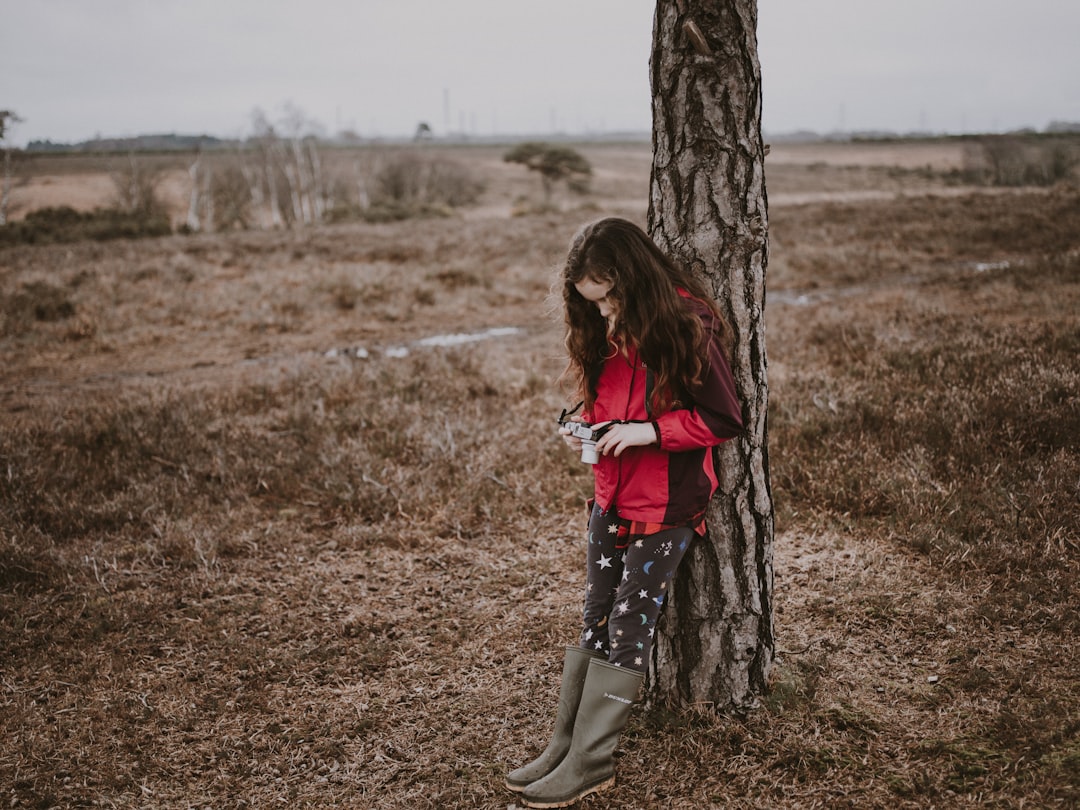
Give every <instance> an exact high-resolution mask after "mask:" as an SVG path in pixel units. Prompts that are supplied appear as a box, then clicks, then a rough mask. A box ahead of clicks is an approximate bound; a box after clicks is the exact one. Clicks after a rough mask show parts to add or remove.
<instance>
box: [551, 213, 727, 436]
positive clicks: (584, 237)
mask: <svg viewBox="0 0 1080 810" xmlns="http://www.w3.org/2000/svg"><path fill="white" fill-rule="evenodd" d="M584 280H592V281H595V282H600V283H610V284H611V285H612V287H611V291H610V292H609V293H608V296H609V298H610V299H611V301H612V303H613V305H614V306H615V308H616V312H617V318H616V323H615V327H614V332H613V333H612V334H609V331H608V324H607V322H606V321H605V319H604V317H603V316H602V315H600V311H599V309H598V308H597V307H596V305H595V304H593V303H592V302H590V301H588V300H586V299H585V298H584V296H582V295H581V293H579V292H578V291H577V288H576V287H575V286H574V285H575V284H577V283H579V282H581V281H584ZM562 282H563V285H562V294H563V303H564V308H565V310H564V314H565V319H566V351H567V355H568V362H567V367H566V370H565V371H564V372H563V375H562V380H563V382H564V383H565V384H567V385H568V386H570V387H573V388H575V389H576V392H577V395H578V396H579V397H580V398H581V399H583V400H585V404H586V407H592V405H593V403H594V402H595V401H596V387H597V383H598V381H599V379H600V371H601V369H602V367H603V364H604V360H605V357H607V356H609V355H610V353H611V351H612V349H611V344H612V341H614V342H615V343H616V345H620V344H621V345H623V346H633V347H634V348H636V349H637V351H638V354H639V355H640V357H641V359H642V360H643V361H644V362H645V364H646V365H647V366H648V368H649V369H650V370H651V371H652V372H653V375H654V379H653V395H652V400H651V401H650V402H649V403H648V405H649V408H650V410H651V412H652V413H653V414H654V415H659V414H661V413H664V412H665V411H667V410H670V409H671V408H672V407H673V406H674V405H675V404H676V403H677V402H678V401H679V400H680V398H681V397H683V396H685V395H686V392H688V391H689V390H690V389H692V388H693V387H694V386H695V385H696V384H698V383H700V382H701V380H702V379H703V377H704V375H705V372H706V370H707V369H706V366H705V364H706V362H707V359H706V353H705V344H706V343H707V341H708V340H709V338H710V337H711V333H710V334H707V333H706V329H707V328H708V329H710V330H711V331H712V332H715V333H718V334H719V336H720V338H721V341H722V344H723V345H724V346H725V347H729V346H730V345H731V331H730V328H729V327H728V325H727V322H726V321H725V320H724V319H723V317H722V316H721V315H720V312H719V310H718V309H717V307H716V303H715V302H714V301H713V300H712V297H711V296H710V295H709V294H708V292H707V291H706V290H705V287H704V285H703V284H702V283H701V282H700V281H699V280H698V279H697V278H696V277H695V276H693V275H692V274H691V273H689V272H687V271H686V270H685V269H683V268H681V267H679V266H678V265H676V264H675V263H674V262H672V261H671V260H670V259H669V258H668V257H667V256H665V255H664V253H663V252H662V251H661V250H660V248H658V247H657V246H656V243H655V242H653V241H652V239H650V238H649V236H648V235H647V234H646V233H645V232H644V231H643V230H641V228H639V227H638V226H637V225H635V224H634V223H632V222H630V221H628V220H625V219H620V218H618V217H609V218H606V219H601V220H598V221H596V222H593V223H590V224H588V225H585V226H584V227H583V228H582V229H581V230H579V231H578V232H577V234H575V235H574V238H573V239H572V240H571V242H570V250H569V252H568V254H567V257H566V266H565V268H564V269H563V273H562ZM680 288H681V289H683V290H685V291H686V292H687V293H689V294H690V295H691V296H693V297H694V298H695V299H697V300H698V301H699V302H700V303H701V304H702V305H704V306H705V307H706V308H707V309H708V310H709V312H710V314H711V315H712V318H710V319H708V320H709V321H710V323H709V324H708V326H707V325H706V323H704V322H703V321H702V319H701V318H700V317H699V316H698V315H697V314H695V312H694V311H692V309H691V308H690V307H689V306H688V303H687V301H686V299H685V298H683V297H682V296H681V295H680V294H679V292H678V290H679V289H680Z"/></svg>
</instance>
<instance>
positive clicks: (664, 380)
mask: <svg viewBox="0 0 1080 810" xmlns="http://www.w3.org/2000/svg"><path fill="white" fill-rule="evenodd" d="M562 282H563V285H562V287H563V289H562V295H563V302H564V305H565V319H566V348H567V352H568V354H569V362H568V364H567V369H566V372H565V373H564V375H563V379H564V381H567V382H569V384H570V386H571V387H572V388H573V389H575V391H576V394H577V398H579V399H581V400H582V401H583V405H584V411H583V413H582V415H581V416H580V417H575V418H576V419H578V420H580V421H584V422H586V423H588V424H589V425H592V426H593V428H594V429H595V430H597V432H602V436H601V437H600V438H599V440H598V441H597V443H596V450H597V453H598V460H597V463H596V464H595V465H594V466H593V474H594V479H595V489H594V497H593V499H592V500H591V501H590V509H591V515H590V518H589V525H588V553H587V569H586V589H585V609H584V623H583V628H582V631H581V638H580V641H579V645H578V646H576V647H567V648H566V658H565V661H564V664H563V674H562V687H561V692H560V695H559V707H558V711H557V714H556V720H555V732H554V736H553V737H552V740H551V742H550V743H549V745H548V747H547V749H546V750H545V751H544V752H543V753H542V754H541V755H540V757H539V758H537V759H536V760H534V761H533V762H530V763H529V764H528V765H525V766H524V767H522V768H519V769H517V770H515V771H513V772H511V773H510V774H509V775H508V777H507V780H506V784H507V787H509V788H510V789H511V790H513V791H515V792H519V793H521V799H522V802H523V803H524V804H525V806H527V807H565V806H568V805H571V804H573V803H575V802H576V801H577V800H578V799H580V798H581V797H583V796H586V795H588V794H590V793H595V792H597V791H600V790H603V789H605V788H607V787H610V786H611V785H613V784H614V783H615V776H614V766H613V763H612V753H613V752H614V750H615V745H616V743H617V742H618V737H619V734H620V733H621V731H622V729H623V726H624V725H625V724H626V721H627V719H628V717H629V714H630V708H631V706H632V704H633V703H634V701H635V700H636V699H637V697H638V692H639V689H640V686H641V681H642V679H643V676H644V672H645V669H646V666H647V665H648V661H649V655H650V651H651V649H652V640H653V633H654V631H655V627H656V620H657V617H658V616H659V614H660V608H661V606H662V605H663V603H664V599H665V597H666V595H667V590H668V587H669V583H670V582H671V580H672V578H673V576H674V574H675V570H676V568H677V567H678V565H679V562H680V560H682V558H683V555H684V553H685V552H686V549H687V547H688V546H689V545H690V542H691V540H692V539H693V538H694V536H695V535H700V534H704V531H705V525H704V517H705V510H706V507H707V506H708V503H709V499H710V497H711V496H712V493H713V492H714V491H715V489H716V487H717V477H716V468H715V465H714V461H713V451H712V448H714V447H715V446H716V445H719V444H720V443H721V442H723V441H725V440H726V439H729V438H732V437H734V436H737V435H739V434H740V433H741V432H742V418H741V408H740V406H739V402H738V399H737V397H736V394H735V385H734V381H733V379H732V375H731V369H730V366H729V365H728V359H727V355H728V346H729V345H730V341H731V332H730V329H729V327H728V326H727V324H726V323H725V322H724V319H723V318H722V317H721V315H720V313H719V311H718V310H717V308H716V305H715V304H714V303H713V302H712V300H711V299H710V297H709V295H708V293H707V292H706V291H705V289H704V287H703V286H702V284H701V283H700V282H699V281H698V280H697V279H696V278H695V277H694V276H692V275H691V274H690V273H688V272H686V271H685V270H684V269H682V268H680V267H677V266H676V265H675V264H674V263H673V262H671V261H670V260H669V259H668V258H667V257H666V256H665V255H664V254H663V253H662V252H661V251H660V249H659V248H658V247H657V246H656V244H655V243H654V242H653V241H652V240H651V239H650V238H649V237H648V236H647V235H646V234H645V232H644V231H642V230H641V229H640V228H639V227H637V226H636V225H634V224H633V223H631V222H628V221H626V220H624V219H617V218H609V219H602V220H600V221H598V222H595V223H592V224H590V225H586V226H585V227H584V228H583V229H581V230H580V231H579V232H578V233H577V235H576V236H575V237H574V239H573V240H572V242H571V244H570V251H569V255H568V256H567V259H566V266H565V268H564V270H563V273H562ZM560 432H561V433H562V434H563V437H564V439H565V441H566V442H567V444H568V445H569V446H570V447H571V448H572V449H574V450H575V451H580V449H581V439H580V438H578V437H577V436H575V435H572V433H571V431H570V430H569V429H568V428H566V427H564V428H562V430H561V431H560Z"/></svg>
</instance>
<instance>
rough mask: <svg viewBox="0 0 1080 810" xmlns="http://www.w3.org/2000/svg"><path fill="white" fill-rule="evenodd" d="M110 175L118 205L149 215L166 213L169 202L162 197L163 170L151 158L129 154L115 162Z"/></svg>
mask: <svg viewBox="0 0 1080 810" xmlns="http://www.w3.org/2000/svg"><path fill="white" fill-rule="evenodd" d="M109 176H110V177H111V178H112V182H113V189H114V203H115V205H116V208H117V209H119V210H120V211H123V212H125V213H129V214H134V215H136V216H140V217H144V218H146V219H154V218H158V217H162V216H165V213H166V212H165V206H164V205H163V204H162V202H161V200H160V199H159V197H158V190H159V188H160V186H161V181H162V178H163V173H162V171H161V170H160V169H159V168H157V167H155V166H154V165H153V164H152V163H151V162H150V161H148V160H146V159H144V158H140V157H137V156H136V155H135V154H133V153H132V154H129V155H128V156H127V158H126V159H125V160H124V161H123V162H121V163H119V164H118V165H114V166H113V168H112V169H111V171H110V172H109Z"/></svg>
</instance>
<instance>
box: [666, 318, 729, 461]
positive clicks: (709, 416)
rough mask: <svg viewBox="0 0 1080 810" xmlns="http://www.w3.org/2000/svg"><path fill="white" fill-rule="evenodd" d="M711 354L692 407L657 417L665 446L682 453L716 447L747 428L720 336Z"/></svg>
mask: <svg viewBox="0 0 1080 810" xmlns="http://www.w3.org/2000/svg"><path fill="white" fill-rule="evenodd" d="M708 355H709V356H708V369H707V371H706V374H705V379H704V380H702V383H701V385H700V386H699V387H698V388H697V389H695V390H694V391H692V392H691V397H692V402H691V404H690V407H688V408H681V409H678V410H673V411H668V412H667V413H665V414H662V415H661V416H659V417H658V418H657V419H656V425H657V428H658V429H659V431H660V448H661V449H662V450H667V451H668V452H672V453H678V452H682V451H685V450H693V449H696V448H699V447H713V446H715V445H718V444H721V443H723V442H725V441H727V440H728V439H731V438H734V437H735V436H738V435H740V434H741V433H742V432H743V423H742V407H741V405H740V404H739V398H738V396H737V395H736V393H735V380H734V378H733V377H732V374H731V366H730V365H729V364H728V360H727V355H726V353H725V352H724V349H723V347H722V346H721V345H720V341H719V340H718V339H717V338H713V339H712V340H710V341H709V350H708Z"/></svg>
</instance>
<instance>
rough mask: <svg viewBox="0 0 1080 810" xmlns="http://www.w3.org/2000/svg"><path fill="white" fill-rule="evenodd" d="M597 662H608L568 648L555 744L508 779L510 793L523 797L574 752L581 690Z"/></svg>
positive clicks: (563, 672) (584, 650)
mask: <svg viewBox="0 0 1080 810" xmlns="http://www.w3.org/2000/svg"><path fill="white" fill-rule="evenodd" d="M594 658H595V659H597V660H599V661H603V660H604V656H602V655H600V653H596V652H592V651H590V650H586V649H583V648H582V647H567V648H566V658H565V660H564V661H563V671H562V686H561V687H560V689H559V708H558V711H557V712H556V714H555V731H554V733H553V734H552V736H551V742H549V743H548V747H547V748H546V749H544V753H542V754H541V755H540V756H539V757H537V758H536V759H534V760H533V761H532V762H530V763H529V764H528V765H523V766H521V767H520V768H518V769H517V770H516V771H511V772H510V773H509V774H508V775H507V777H506V786H507V787H508V788H510V790H512V791H514V792H515V793H520V792H521V791H523V790H524V789H525V788H526V787H528V786H529V785H531V784H532V783H533V782H535V781H536V780H537V779H540V778H542V777H544V776H547V775H548V774H549V773H551V772H552V771H553V770H554V769H555V766H556V765H558V764H559V763H560V762H561V761H562V758H563V756H565V755H566V752H567V751H568V750H570V736H571V734H572V732H573V730H574V718H575V717H576V716H577V710H578V702H579V701H580V700H581V687H582V686H583V685H584V684H585V673H586V672H588V671H589V662H590V661H592V660H593V659H594Z"/></svg>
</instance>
